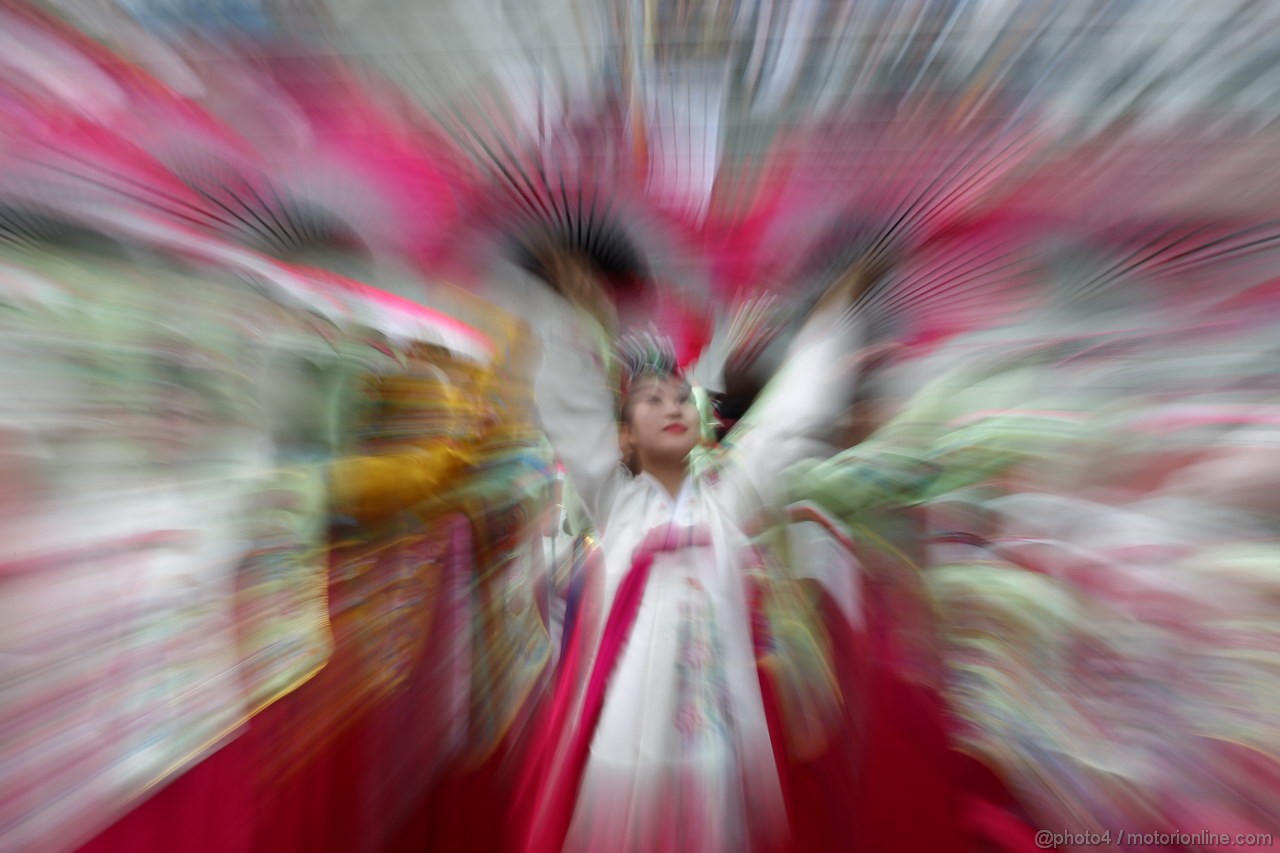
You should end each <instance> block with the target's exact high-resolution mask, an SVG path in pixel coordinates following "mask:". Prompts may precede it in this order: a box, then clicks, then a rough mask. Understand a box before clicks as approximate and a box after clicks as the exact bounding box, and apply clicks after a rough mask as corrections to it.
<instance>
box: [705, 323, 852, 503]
mask: <svg viewBox="0 0 1280 853" xmlns="http://www.w3.org/2000/svg"><path fill="white" fill-rule="evenodd" d="M860 338H861V335H860V325H859V324H858V323H857V321H856V320H854V319H851V318H850V317H849V316H848V315H840V316H838V317H836V316H831V315H829V314H828V315H821V316H815V317H813V318H811V319H810V320H809V321H808V322H807V323H806V324H805V325H804V327H803V328H802V329H801V330H800V332H799V334H798V335H797V336H796V339H795V341H794V342H793V343H792V345H791V347H790V348H789V350H788V353H787V357H786V360H785V361H784V362H783V364H782V366H781V367H780V368H779V370H778V372H777V373H776V374H775V375H774V377H773V379H771V380H770V382H769V384H768V385H767V386H766V387H765V389H764V392H763V393H762V394H761V395H760V398H759V399H758V400H756V402H755V404H754V405H752V407H751V409H750V411H748V412H747V414H746V416H745V417H744V418H743V419H742V421H740V422H739V423H738V425H737V426H736V427H735V428H734V430H733V432H732V433H730V435H729V437H728V441H727V445H728V448H727V451H728V452H727V453H726V455H725V465H726V467H725V470H724V473H723V478H722V487H723V488H725V489H729V490H731V492H732V493H731V494H730V495H729V498H730V500H731V501H732V502H733V503H734V504H737V505H738V506H739V509H740V511H742V512H744V513H746V514H748V515H749V514H751V513H752V512H754V511H757V510H759V509H763V508H767V507H776V506H779V505H780V504H781V503H782V502H783V500H784V498H785V493H786V490H785V487H784V483H783V473H784V472H785V471H786V469H787V468H789V467H790V466H792V465H793V464H795V463H796V462H799V461H801V460H802V459H805V458H808V457H811V456H814V455H818V454H821V453H823V452H824V450H828V449H829V448H827V447H826V444H825V441H824V437H825V435H826V433H827V432H828V431H829V430H830V429H831V428H832V427H833V425H834V423H835V420H836V419H837V418H838V417H839V416H840V415H841V414H843V413H844V411H845V409H846V408H848V406H849V405H850V404H851V402H852V398H853V384H854V378H855V377H854V371H853V369H852V364H853V355H854V354H855V353H856V352H857V350H858V345H859V341H860Z"/></svg>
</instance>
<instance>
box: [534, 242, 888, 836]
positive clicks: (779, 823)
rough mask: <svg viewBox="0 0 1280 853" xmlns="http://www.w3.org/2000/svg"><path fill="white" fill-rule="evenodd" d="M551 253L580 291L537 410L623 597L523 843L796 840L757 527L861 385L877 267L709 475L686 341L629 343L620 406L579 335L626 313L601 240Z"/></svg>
mask: <svg viewBox="0 0 1280 853" xmlns="http://www.w3.org/2000/svg"><path fill="white" fill-rule="evenodd" d="M540 267H541V270H542V271H543V273H544V274H543V276H542V277H543V279H544V281H546V282H547V283H549V284H551V285H552V287H553V288H554V289H555V290H556V291H557V292H558V293H560V294H561V295H562V296H563V297H565V300H567V302H568V303H569V306H572V307H571V308H570V311H569V312H568V313H569V316H567V317H566V316H564V315H563V314H562V315H561V317H560V318H559V319H560V320H567V321H568V322H565V323H564V324H563V326H562V328H564V329H565V331H566V333H565V334H562V335H556V334H554V333H552V334H548V335H547V338H548V339H547V341H546V346H545V351H544V355H543V357H544V362H543V368H542V374H541V376H540V377H539V386H538V390H537V400H538V410H539V414H540V417H541V419H542V422H543V426H544V429H545V430H546V432H547V434H548V436H549V437H550V439H551V441H552V444H553V445H554V446H555V447H556V450H557V452H558V453H559V454H560V456H561V458H562V459H563V461H564V464H565V467H566V469H567V470H568V472H569V476H570V479H571V481H572V483H573V485H574V486H575V488H576V489H577V491H578V493H579V494H580V496H581V498H582V503H583V505H584V506H585V508H586V511H587V513H588V514H589V516H590V518H591V521H592V523H593V525H594V527H595V529H596V530H597V531H598V534H599V537H600V541H601V547H602V549H603V554H604V575H605V577H604V582H603V593H602V596H601V598H602V602H603V610H604V612H605V613H606V614H607V615H606V618H605V627H604V632H603V635H602V637H601V640H600V642H599V644H598V646H597V647H596V649H595V653H594V662H593V666H592V669H591V674H590V676H589V678H588V683H587V685H586V690H585V694H584V696H583V698H582V700H581V701H580V702H578V703H576V707H574V708H573V709H572V710H571V711H569V712H567V713H566V714H565V715H564V716H562V717H561V718H560V720H561V723H562V724H563V725H562V726H561V728H562V731H560V732H558V733H553V735H552V736H553V737H554V738H555V739H556V740H557V744H556V746H554V747H552V748H550V749H548V750H547V759H546V762H547V763H546V765H538V766H540V767H543V766H545V769H546V775H545V776H544V777H543V778H540V779H538V780H537V784H538V787H539V791H538V794H537V796H536V797H535V799H536V803H535V804H534V806H533V808H532V815H531V819H530V830H529V833H528V835H527V837H526V838H525V839H523V846H524V848H525V849H527V850H557V849H561V848H563V849H569V850H628V849H641V850H652V849H681V850H702V851H714V850H747V849H751V850H759V849H778V848H781V847H785V846H786V845H787V843H788V836H789V832H788V827H787V819H786V813H785V809H784V805H783V799H782V791H781V786H780V781H779V772H778V768H777V765H776V762H775V759H774V752H773V748H772V742H771V738H770V732H769V726H768V723H767V720H766V714H765V709H764V705H763V702H762V698H761V690H760V682H759V678H758V675H757V672H756V667H755V652H754V640H753V633H752V625H751V620H750V608H749V604H748V598H747V594H746V584H745V577H744V573H743V568H744V566H743V555H744V553H745V552H746V551H747V549H748V546H749V539H748V536H747V534H746V533H745V532H744V527H745V526H746V524H747V523H748V522H749V521H750V520H751V519H752V518H754V517H756V516H758V515H759V514H760V512H761V511H762V510H765V509H770V508H777V507H779V506H780V505H781V501H782V499H783V492H784V489H783V488H782V484H781V478H780V474H781V473H782V472H783V471H784V470H785V468H786V467H787V466H788V465H789V464H791V463H793V462H795V461H797V460H798V459H799V458H802V457H803V456H804V455H805V454H806V452H807V451H808V450H809V449H810V448H812V447H814V446H815V444H816V439H817V438H818V437H819V436H820V435H821V433H822V430H823V429H825V428H826V427H827V426H828V425H829V423H830V422H831V420H832V418H833V417H834V416H835V415H836V414H838V413H839V412H840V411H841V410H842V409H843V408H844V405H845V403H846V402H847V400H846V397H847V393H846V389H849V388H850V387H851V383H850V381H849V378H848V377H846V376H842V375H840V373H839V371H837V370H835V369H833V365H838V364H844V363H846V361H847V360H846V359H845V358H844V357H843V356H844V355H845V354H846V353H847V352H849V351H850V350H851V349H852V348H853V346H854V337H855V336H854V334H853V324H852V323H851V321H850V320H849V319H848V318H847V316H846V309H847V308H848V307H849V306H850V305H851V304H852V303H853V302H854V300H855V299H856V298H857V297H858V296H859V295H860V294H861V293H862V292H864V291H865V290H866V288H867V286H868V285H869V284H870V283H871V282H872V281H873V280H874V278H875V272H876V270H875V269H874V267H873V265H871V264H865V263H861V264H858V265H856V266H855V267H854V268H853V269H851V270H850V271H848V272H847V273H846V274H845V275H844V276H842V277H841V278H840V279H839V280H838V281H837V282H836V283H835V285H834V286H832V287H831V288H830V290H829V291H828V292H827V293H826V294H825V295H824V297H823V299H822V300H821V301H820V303H819V305H818V306H817V307H816V308H815V310H814V311H813V313H812V315H811V317H810V320H809V321H808V322H807V324H806V325H805V327H804V328H803V330H802V331H801V333H800V334H799V335H798V337H797V340H796V341H795V343H794V344H793V346H792V350H791V357H790V358H789V359H788V361H787V364H786V365H785V366H784V368H783V369H782V370H781V371H780V373H779V375H778V377H777V379H776V380H775V382H774V383H772V385H771V386H770V387H769V388H768V389H767V390H766V393H765V395H764V396H763V398H762V401H761V403H760V404H758V405H757V406H756V407H755V408H754V409H753V411H752V412H750V413H749V414H748V416H747V417H746V418H745V419H744V421H743V423H742V424H740V425H739V428H738V429H737V430H735V432H734V433H733V434H732V435H731V436H730V439H731V444H730V446H728V448H727V449H726V452H725V453H724V454H722V458H721V459H720V461H719V464H717V465H715V466H711V467H709V468H707V469H706V470H705V471H703V470H702V469H699V473H698V474H697V475H692V474H691V471H690V464H691V457H692V456H693V455H694V450H695V447H696V445H697V444H698V440H699V433H700V430H699V427H700V417H699V414H698V410H697V407H696V406H695V403H694V397H693V393H692V389H691V388H690V386H689V384H688V383H687V382H686V381H685V380H684V378H683V376H682V374H681V373H680V372H679V371H678V369H677V368H676V365H675V363H674V358H672V357H671V356H670V355H669V354H664V353H663V352H662V348H661V347H660V346H656V345H655V344H656V343H657V342H656V341H654V340H652V339H651V340H650V341H649V342H648V343H647V344H641V345H638V346H633V347H631V348H630V349H628V350H627V351H625V352H624V362H625V369H624V371H623V374H624V375H623V382H622V393H621V395H620V400H621V405H620V406H618V405H617V404H616V403H615V397H614V394H613V393H612V392H611V391H610V389H609V386H608V384H607V382H606V379H605V370H604V367H603V364H602V361H603V360H602V359H601V358H600V357H599V356H598V355H593V353H598V352H599V350H597V349H595V348H593V347H591V346H589V345H587V344H586V343H585V342H584V336H583V334H582V332H583V331H585V330H586V329H588V328H591V327H594V329H595V331H597V332H603V333H605V334H606V335H608V334H609V333H610V332H611V331H612V329H613V328H614V326H615V324H616V319H615V317H614V314H613V311H612V307H611V305H610V303H609V300H608V298H607V296H606V294H605V292H604V290H603V288H602V287H601V282H600V281H599V280H598V272H597V270H596V269H595V268H594V265H593V262H592V260H591V258H590V257H588V256H587V255H586V253H582V252H576V251H574V250H573V249H571V248H565V247H557V248H554V249H551V250H548V251H545V252H544V253H542V255H541V264H540ZM569 306H561V307H562V308H564V307H569ZM553 313H554V311H553ZM543 325H544V333H545V332H548V331H550V330H552V329H553V327H555V326H556V325H557V323H556V322H555V321H551V322H546V323H544V324H543ZM624 459H626V460H628V461H629V462H630V470H629V469H628V467H626V466H624V464H623V462H624ZM633 472H638V473H633ZM565 717H567V718H568V719H567V720H566V719H565ZM535 764H536V762H535ZM540 772H541V771H540Z"/></svg>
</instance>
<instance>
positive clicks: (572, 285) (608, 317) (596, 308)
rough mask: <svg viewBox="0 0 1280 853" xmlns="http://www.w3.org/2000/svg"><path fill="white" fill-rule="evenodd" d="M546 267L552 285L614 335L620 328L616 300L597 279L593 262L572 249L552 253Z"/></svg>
mask: <svg viewBox="0 0 1280 853" xmlns="http://www.w3.org/2000/svg"><path fill="white" fill-rule="evenodd" d="M545 268H546V270H547V275H548V277H549V278H550V279H551V282H552V286H553V287H555V289H556V290H557V291H559V293H560V295H561V296H563V297H564V298H565V299H567V300H569V302H570V303H572V304H573V305H574V306H576V307H577V308H579V309H581V310H583V311H586V312H587V313H588V314H590V315H591V316H592V317H594V318H595V320H596V321H597V322H598V323H600V325H601V326H602V327H603V328H604V329H605V331H606V332H608V333H610V334H613V333H615V332H616V331H617V327H618V314H617V310H616V309H615V308H614V305H613V300H611V299H610V298H609V295H608V294H607V293H606V292H605V290H604V288H603V287H601V286H600V283H599V282H598V281H597V280H596V276H595V275H594V273H593V271H592V270H591V267H590V265H589V264H588V263H587V262H586V261H584V260H582V259H580V258H578V257H575V256H574V255H572V254H570V253H568V252H561V251H556V252H551V253H549V257H548V258H547V259H546V264H545Z"/></svg>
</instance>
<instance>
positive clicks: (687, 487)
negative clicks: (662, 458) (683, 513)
mask: <svg viewBox="0 0 1280 853" xmlns="http://www.w3.org/2000/svg"><path fill="white" fill-rule="evenodd" d="M637 479H641V480H647V481H648V482H649V485H650V486H652V487H653V489H654V491H656V492H657V493H658V495H659V496H660V497H661V498H662V500H663V501H665V502H666V504H667V506H668V507H669V508H670V509H671V513H672V515H675V514H676V513H678V512H679V511H680V510H681V509H683V508H684V507H685V506H686V505H687V504H688V503H689V501H690V500H692V499H693V475H691V474H686V475H685V478H684V482H683V483H681V484H680V492H679V494H677V495H676V496H675V497H674V498H673V497H672V496H671V493H670V492H668V491H667V487H666V486H664V485H662V483H659V482H658V478H657V477H655V476H653V475H652V474H650V473H649V472H648V471H641V472H640V476H639V477H638V478H637Z"/></svg>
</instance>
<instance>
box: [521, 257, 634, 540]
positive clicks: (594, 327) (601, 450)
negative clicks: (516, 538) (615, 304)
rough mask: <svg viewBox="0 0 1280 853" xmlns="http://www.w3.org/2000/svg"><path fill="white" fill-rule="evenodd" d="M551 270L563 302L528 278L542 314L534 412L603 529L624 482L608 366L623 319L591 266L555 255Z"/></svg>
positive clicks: (537, 322) (532, 302) (537, 321)
mask: <svg viewBox="0 0 1280 853" xmlns="http://www.w3.org/2000/svg"><path fill="white" fill-rule="evenodd" d="M547 268H548V275H549V277H552V278H553V279H554V280H555V284H554V288H555V291H557V292H558V294H559V296H557V295H555V294H553V293H552V292H551V290H550V288H548V287H547V286H546V285H545V284H543V283H542V282H541V281H540V280H538V279H535V278H534V277H533V276H531V275H528V276H527V279H528V289H527V293H528V296H529V301H528V302H527V303H526V304H527V305H528V306H529V307H530V309H531V310H532V312H533V313H534V314H535V315H536V316H533V317H530V318H529V320H530V321H531V323H532V325H533V326H534V328H535V330H536V331H537V332H538V335H539V338H540V342H541V345H542V353H541V363H540V365H539V368H538V373H537V377H536V380H535V383H534V406H535V409H536V411H537V415H538V420H539V422H540V424H541V426H542V429H543V430H544V431H545V432H546V434H547V438H548V439H549V440H550V441H551V445H552V447H554V448H555V451H556V454H557V455H558V456H559V457H560V460H561V461H562V462H563V463H564V466H565V469H566V470H567V472H568V475H569V478H570V480H571V482H572V484H573V487H574V489H575V490H576V492H577V494H578V495H579V497H580V498H581V500H582V503H583V505H584V507H585V509H586V511H587V514H588V515H589V516H590V517H591V521H592V522H593V523H594V524H595V525H596V526H597V527H599V528H603V527H604V525H605V524H606V523H607V521H608V515H609V509H610V507H611V506H612V502H613V497H614V495H615V493H616V491H617V488H618V486H619V485H620V484H621V483H622V482H623V480H624V478H625V470H624V468H623V467H622V457H621V452H620V450H619V447H618V424H617V415H616V412H615V403H614V395H613V392H612V390H611V388H610V385H609V382H608V379H607V375H608V373H607V369H606V366H605V358H606V352H607V341H608V340H609V339H610V337H611V335H612V333H613V329H614V328H615V327H616V322H617V321H616V317H615V316H614V314H613V310H612V306H611V304H610V302H609V300H608V297H607V296H606V295H605V294H604V292H603V290H602V289H601V288H600V287H599V286H598V285H597V284H596V283H595V282H594V281H593V280H592V279H591V276H590V273H589V272H588V270H587V269H586V267H585V265H583V264H580V263H575V262H574V261H573V259H572V258H571V257H565V256H556V257H555V258H554V259H553V261H552V262H551V263H549V264H548V267H547ZM526 275H527V274H526Z"/></svg>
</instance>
